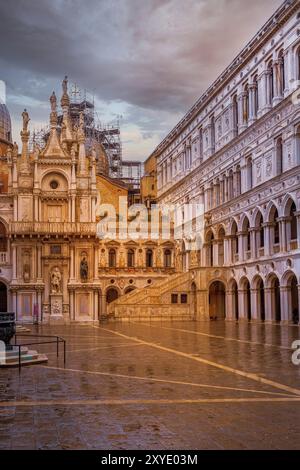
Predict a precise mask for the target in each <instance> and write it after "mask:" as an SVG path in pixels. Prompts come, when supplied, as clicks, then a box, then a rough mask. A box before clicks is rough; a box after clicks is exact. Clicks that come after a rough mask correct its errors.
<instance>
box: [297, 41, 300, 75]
mask: <svg viewBox="0 0 300 470" xmlns="http://www.w3.org/2000/svg"><path fill="white" fill-rule="evenodd" d="M296 67H297V70H296V77H297V80H298V81H300V47H298V49H297V52H296Z"/></svg>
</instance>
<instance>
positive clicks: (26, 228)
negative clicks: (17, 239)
mask: <svg viewBox="0 0 300 470" xmlns="http://www.w3.org/2000/svg"><path fill="white" fill-rule="evenodd" d="M96 228H97V224H96V223H90V222H11V224H10V227H9V232H10V233H11V234H30V235H31V234H45V235H48V234H55V235H60V234H71V235H72V234H81V235H95V234H96Z"/></svg>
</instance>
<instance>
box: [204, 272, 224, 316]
mask: <svg viewBox="0 0 300 470" xmlns="http://www.w3.org/2000/svg"><path fill="white" fill-rule="evenodd" d="M208 304H209V317H210V319H214V320H215V319H222V320H224V319H225V318H226V284H225V283H224V282H223V281H221V280H214V281H212V282H211V283H210V285H209V291H208Z"/></svg>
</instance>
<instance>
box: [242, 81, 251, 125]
mask: <svg viewBox="0 0 300 470" xmlns="http://www.w3.org/2000/svg"><path fill="white" fill-rule="evenodd" d="M249 103H250V100H249V86H248V83H247V85H246V86H245V88H244V106H243V108H244V109H243V119H244V124H248V121H249Z"/></svg>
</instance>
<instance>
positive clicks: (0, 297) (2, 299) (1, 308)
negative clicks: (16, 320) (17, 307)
mask: <svg viewBox="0 0 300 470" xmlns="http://www.w3.org/2000/svg"><path fill="white" fill-rule="evenodd" d="M0 312H7V287H6V285H5V284H4V283H3V282H0Z"/></svg>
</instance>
